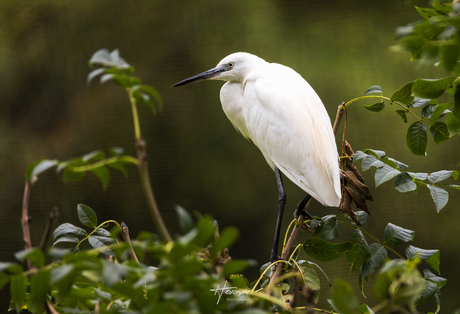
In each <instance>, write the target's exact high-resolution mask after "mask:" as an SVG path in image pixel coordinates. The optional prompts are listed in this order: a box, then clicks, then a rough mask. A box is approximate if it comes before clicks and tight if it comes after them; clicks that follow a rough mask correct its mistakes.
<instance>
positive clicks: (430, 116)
mask: <svg viewBox="0 0 460 314" xmlns="http://www.w3.org/2000/svg"><path fill="white" fill-rule="evenodd" d="M455 82H456V78H455V77H447V78H442V79H439V80H430V79H417V80H415V81H413V82H409V83H407V84H406V85H404V86H403V87H401V88H400V89H398V90H397V91H396V92H394V93H393V95H392V96H391V97H390V98H387V97H384V96H382V89H381V88H380V86H378V85H374V86H371V87H370V88H369V89H368V90H367V91H366V92H365V94H364V97H377V98H380V99H381V102H379V103H376V104H373V105H364V108H366V109H368V110H370V111H373V112H379V111H382V110H383V109H384V108H385V100H389V101H390V104H396V105H398V106H400V107H401V108H402V109H398V110H396V113H397V114H398V115H399V116H400V117H401V118H402V120H403V121H404V123H407V122H408V117H407V115H408V114H411V116H413V117H415V118H416V121H415V122H413V123H412V124H411V125H410V126H409V127H408V129H407V133H406V141H407V147H408V148H409V150H410V151H411V152H412V153H413V154H414V155H422V156H423V155H426V148H427V145H428V135H427V126H428V127H429V129H430V133H431V135H432V136H433V139H434V141H435V143H436V144H441V143H442V142H444V141H446V140H448V139H450V138H452V137H454V136H456V135H458V133H459V132H460V92H459V94H458V95H457V97H459V103H458V104H456V103H457V101H455V102H447V103H442V104H439V103H438V101H437V100H436V99H435V98H438V97H440V96H441V95H442V94H443V93H444V92H445V91H446V90H447V91H448V92H451V93H454V92H455V90H456V89H457V87H456V86H454V85H455V84H454V83H455ZM459 90H460V86H459ZM375 93H378V94H380V95H379V96H371V94H375ZM360 98H362V97H360ZM454 98H455V95H454ZM455 99H456V98H455ZM451 107H454V108H453V111H451V110H449V108H451ZM414 109H421V111H420V116H419V115H418V114H416V113H415V112H414ZM443 117H446V119H445V122H442V121H439V120H440V119H441V118H443Z"/></svg>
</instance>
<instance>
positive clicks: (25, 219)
mask: <svg viewBox="0 0 460 314" xmlns="http://www.w3.org/2000/svg"><path fill="white" fill-rule="evenodd" d="M35 181H36V178H32V179H31V180H30V181H26V184H25V188H24V197H23V199H22V218H21V224H22V235H23V240H24V248H25V249H26V250H30V249H31V248H32V240H31V238H30V226H29V220H30V219H29V199H30V190H31V188H32V185H33V184H34V182H35ZM27 268H28V269H32V265H31V264H30V261H29V260H27Z"/></svg>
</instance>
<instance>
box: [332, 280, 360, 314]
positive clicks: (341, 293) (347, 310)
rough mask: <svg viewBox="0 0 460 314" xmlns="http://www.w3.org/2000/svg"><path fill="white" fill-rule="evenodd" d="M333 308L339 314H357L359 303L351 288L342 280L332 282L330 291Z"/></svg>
mask: <svg viewBox="0 0 460 314" xmlns="http://www.w3.org/2000/svg"><path fill="white" fill-rule="evenodd" d="M332 300H333V302H334V308H335V309H336V310H337V311H338V312H339V313H340V314H358V313H359V301H358V298H357V297H356V296H355V294H354V293H353V289H352V288H351V286H350V285H349V284H348V283H346V282H345V281H343V280H340V279H337V280H336V281H334V284H333V290H332Z"/></svg>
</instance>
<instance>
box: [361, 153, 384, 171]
mask: <svg viewBox="0 0 460 314" xmlns="http://www.w3.org/2000/svg"><path fill="white" fill-rule="evenodd" d="M384 165H385V164H384V163H383V162H382V161H380V160H378V159H377V157H375V156H373V155H367V156H366V157H364V159H363V162H362V163H361V169H363V171H366V170H368V169H369V168H370V167H377V168H380V167H383V166H384Z"/></svg>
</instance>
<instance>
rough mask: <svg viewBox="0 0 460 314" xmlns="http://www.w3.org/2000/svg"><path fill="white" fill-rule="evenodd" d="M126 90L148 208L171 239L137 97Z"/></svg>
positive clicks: (166, 236)
mask: <svg viewBox="0 0 460 314" xmlns="http://www.w3.org/2000/svg"><path fill="white" fill-rule="evenodd" d="M126 91H127V92H128V94H129V101H130V102H131V109H132V111H133V120H134V138H135V140H136V151H137V166H138V168H139V174H140V176H141V183H142V188H143V190H144V194H145V197H146V199H147V204H148V208H149V211H150V215H151V216H152V220H153V223H154V224H155V227H156V229H157V231H158V234H159V235H160V237H161V238H162V239H163V240H164V241H171V240H172V237H171V235H170V234H169V232H168V229H167V228H166V225H165V223H164V221H163V218H162V217H161V213H160V210H159V209H158V205H157V202H156V200H155V196H154V194H153V190H152V184H151V183H150V177H149V170H148V162H147V149H146V143H145V141H144V140H143V139H142V136H141V128H140V123H139V115H138V114H137V107H136V99H135V98H134V96H133V90H132V89H131V88H127V89H126Z"/></svg>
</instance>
